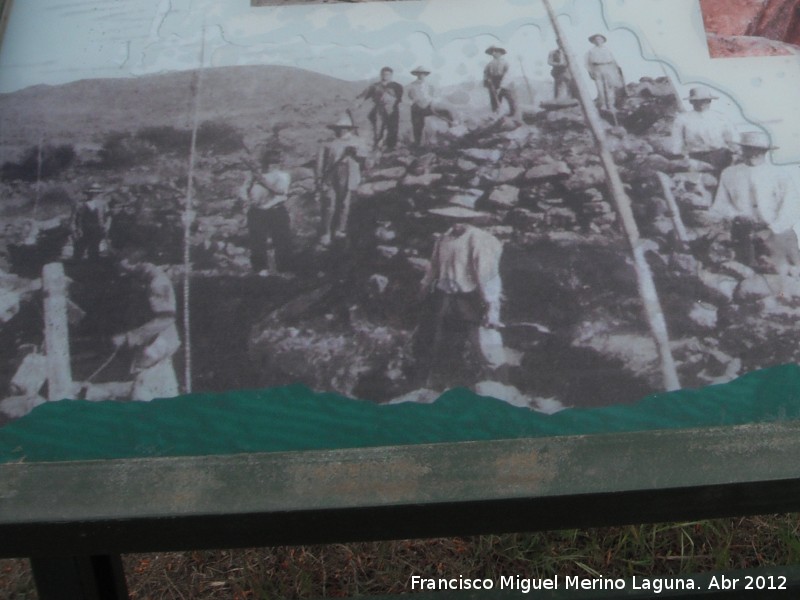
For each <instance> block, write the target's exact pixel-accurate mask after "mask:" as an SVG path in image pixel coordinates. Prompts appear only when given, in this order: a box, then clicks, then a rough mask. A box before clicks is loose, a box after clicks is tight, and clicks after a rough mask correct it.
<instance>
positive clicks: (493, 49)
mask: <svg viewBox="0 0 800 600" xmlns="http://www.w3.org/2000/svg"><path fill="white" fill-rule="evenodd" d="M495 52H499V53H500V54H507V52H506V49H505V48H501V47H500V46H489V47H488V48H487V49H486V54H488V55H490V56H491V55H492V54H494V53H495Z"/></svg>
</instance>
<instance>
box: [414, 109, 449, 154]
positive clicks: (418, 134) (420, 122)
mask: <svg viewBox="0 0 800 600" xmlns="http://www.w3.org/2000/svg"><path fill="white" fill-rule="evenodd" d="M428 117H440V118H442V119H444V120H445V121H447V122H448V123H449V124H450V125H452V124H453V122H454V121H455V120H456V118H455V115H454V114H453V112H452V111H451V110H450V109H449V108H447V107H446V106H436V107H434V105H433V104H431V105H430V106H428V107H426V108H421V107H419V106H417V105H416V104H412V105H411V129H412V130H413V132H414V144H415V145H417V146H419V145H420V144H421V143H422V132H423V131H424V130H425V119H426V118H428Z"/></svg>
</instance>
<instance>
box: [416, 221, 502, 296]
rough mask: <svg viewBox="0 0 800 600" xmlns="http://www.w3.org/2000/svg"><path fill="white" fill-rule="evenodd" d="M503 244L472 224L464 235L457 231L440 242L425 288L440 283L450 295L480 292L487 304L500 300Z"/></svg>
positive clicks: (427, 274) (450, 231) (439, 285)
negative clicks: (458, 233)
mask: <svg viewBox="0 0 800 600" xmlns="http://www.w3.org/2000/svg"><path fill="white" fill-rule="evenodd" d="M502 253H503V244H502V243H501V242H500V240H498V239H497V238H496V237H494V236H493V235H492V234H491V233H487V232H486V231H483V230H481V229H478V228H477V227H473V226H471V225H466V226H465V231H464V232H463V233H462V234H461V235H456V232H454V230H453V228H451V229H450V230H448V231H447V232H446V233H444V234H442V236H441V237H440V238H439V239H438V240H436V245H435V246H434V249H433V255H432V256H431V264H430V267H429V269H428V271H427V273H425V277H424V279H423V280H422V285H423V287H429V286H430V285H432V284H434V283H435V284H436V287H437V289H439V290H441V291H443V292H446V293H451V294H452V293H469V292H473V291H475V290H479V291H480V294H481V297H482V298H483V300H484V301H485V302H486V303H487V304H490V305H491V304H497V303H498V302H499V301H500V294H501V292H502V282H501V280H500V256H501V254H502Z"/></svg>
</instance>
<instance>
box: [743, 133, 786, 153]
mask: <svg viewBox="0 0 800 600" xmlns="http://www.w3.org/2000/svg"><path fill="white" fill-rule="evenodd" d="M739 145H740V146H747V147H748V148H760V149H761V150H775V149H776V148H777V146H773V145H772V144H771V143H770V141H769V136H768V135H767V134H766V133H764V132H763V131H745V132H744V133H743V134H742V135H741V136H740V137H739Z"/></svg>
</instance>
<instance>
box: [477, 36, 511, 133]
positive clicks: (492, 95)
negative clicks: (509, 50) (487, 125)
mask: <svg viewBox="0 0 800 600" xmlns="http://www.w3.org/2000/svg"><path fill="white" fill-rule="evenodd" d="M486 54H488V55H489V56H491V57H492V60H491V61H490V62H489V63H488V64H487V65H486V67H485V68H484V69H483V85H484V87H486V88H487V89H488V90H489V100H490V102H491V104H492V112H498V111H499V110H500V105H501V103H502V102H503V100H505V101H506V102H508V116H509V117H512V118H513V117H515V116H516V115H517V92H516V90H515V89H514V84H513V83H511V82H510V81H509V80H508V71H509V69H510V66H509V64H508V61H507V60H506V59H505V58H504V56H505V54H506V50H505V48H500V47H499V46H489V47H488V48H487V49H486Z"/></svg>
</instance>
